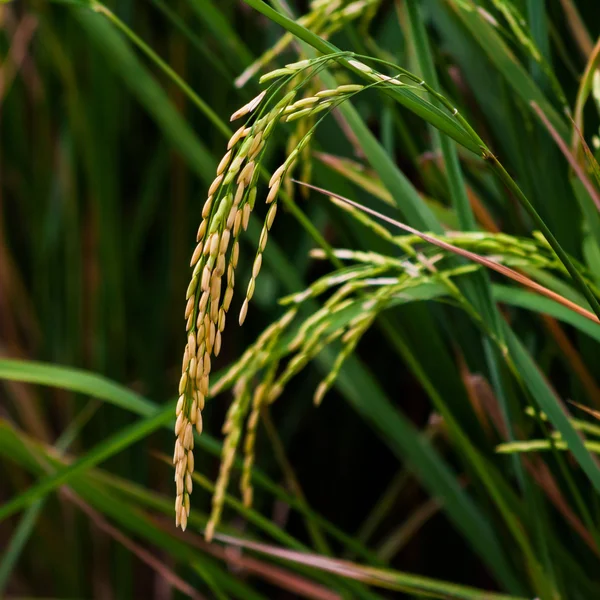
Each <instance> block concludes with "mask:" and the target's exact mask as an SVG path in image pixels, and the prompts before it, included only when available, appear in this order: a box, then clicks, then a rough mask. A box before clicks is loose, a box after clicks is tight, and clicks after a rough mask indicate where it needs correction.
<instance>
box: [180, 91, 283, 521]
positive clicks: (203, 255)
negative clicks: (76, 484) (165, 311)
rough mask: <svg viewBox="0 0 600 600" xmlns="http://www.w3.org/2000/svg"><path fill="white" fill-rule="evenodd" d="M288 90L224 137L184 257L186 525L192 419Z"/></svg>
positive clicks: (246, 109) (216, 348) (272, 196)
mask: <svg viewBox="0 0 600 600" xmlns="http://www.w3.org/2000/svg"><path fill="white" fill-rule="evenodd" d="M264 97H265V92H262V93H261V94H259V95H258V96H257V97H256V98H255V99H254V100H252V101H250V102H249V103H248V104H246V105H245V106H243V107H242V108H240V109H239V110H237V111H236V112H235V113H234V114H233V115H232V117H231V120H234V119H237V118H240V117H243V116H245V115H248V114H250V113H252V112H253V111H254V110H255V109H256V108H258V107H259V106H260V104H261V102H262V101H263V99H264ZM293 97H294V95H293V94H288V95H287V96H286V97H285V98H284V99H283V100H282V101H280V102H279V103H278V104H277V105H276V106H275V107H274V108H273V109H271V110H270V111H268V112H266V114H265V115H264V116H262V117H260V118H259V119H256V120H255V121H254V123H253V124H252V125H250V126H242V127H240V128H239V129H238V130H237V131H236V132H235V133H234V134H233V135H232V136H231V139H230V140H229V143H228V144H227V152H226V153H225V155H224V156H223V158H222V159H221V161H220V162H219V165H218V167H217V172H216V177H215V179H214V181H213V182H212V184H211V185H210V186H209V189H208V198H207V200H206V202H205V204H204V207H203V209H202V221H201V223H200V226H199V228H198V233H197V236H196V242H197V245H196V248H195V249H194V251H193V253H192V259H191V261H190V265H191V267H192V268H193V272H192V278H191V281H190V284H189V286H188V288H187V292H186V305H185V312H184V318H185V320H186V331H187V336H188V337H187V344H186V347H185V351H184V355H183V364H182V374H181V379H180V383H179V400H178V402H177V422H176V425H175V435H176V438H177V439H176V442H175V452H174V455H173V463H174V464H175V484H176V488H177V499H176V502H175V520H176V524H177V525H178V526H181V528H182V529H185V528H186V525H187V519H188V516H189V511H190V494H191V492H192V478H191V475H192V473H193V470H194V458H193V453H192V452H193V448H194V438H193V427H194V426H195V427H196V429H197V431H198V433H200V432H201V431H202V410H203V408H204V402H205V398H206V396H207V395H208V392H209V377H210V372H211V367H212V364H211V363H212V358H211V357H212V356H218V355H219V353H220V351H221V345H222V334H223V330H224V329H225V322H226V315H227V312H228V311H229V308H230V306H231V301H232V298H233V290H234V286H235V269H236V267H237V264H238V260H239V254H240V244H239V240H238V237H239V235H240V233H241V231H242V230H244V231H245V230H246V229H247V227H248V223H249V220H250V214H251V213H252V210H253V209H254V204H255V201H256V195H257V188H256V183H257V178H258V165H259V164H260V157H261V154H262V152H263V149H264V147H265V144H266V141H267V139H268V137H269V135H270V133H271V131H272V130H273V126H274V124H275V123H276V122H277V120H279V118H280V116H281V113H282V112H283V110H284V109H285V108H286V106H287V105H288V104H289V103H290V102H291V101H292V100H293ZM289 165H290V163H289V162H287V161H286V163H285V164H284V165H282V167H280V168H279V169H277V171H276V172H275V174H274V176H273V177H272V178H271V181H270V182H269V191H268V194H267V198H266V202H267V203H268V204H270V207H269V210H268V213H267V217H266V219H265V223H264V226H263V229H262V232H261V236H260V241H259V246H258V251H257V254H256V257H255V259H254V264H253V267H252V277H251V279H250V282H249V284H248V288H247V292H246V298H245V300H244V303H243V305H242V308H241V311H240V316H239V322H240V324H241V323H243V322H244V319H245V318H246V315H247V312H248V304H249V302H250V300H251V298H252V295H253V293H254V289H255V286H256V278H257V277H258V274H259V272H260V269H261V266H262V254H263V252H264V250H265V247H266V243H267V237H268V232H269V230H270V229H271V227H272V225H273V221H274V219H275V214H276V212H277V203H276V199H277V195H278V193H279V188H280V185H281V178H282V177H283V175H284V174H285V171H286V169H287V168H288V167H289Z"/></svg>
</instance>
